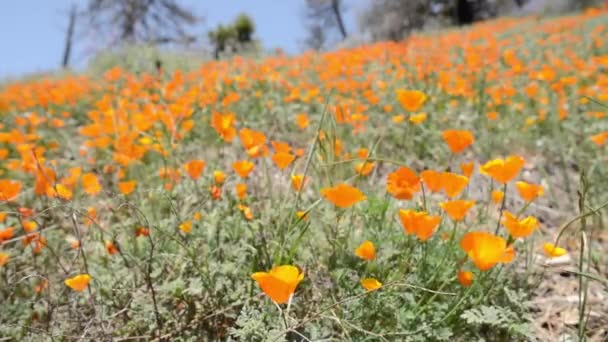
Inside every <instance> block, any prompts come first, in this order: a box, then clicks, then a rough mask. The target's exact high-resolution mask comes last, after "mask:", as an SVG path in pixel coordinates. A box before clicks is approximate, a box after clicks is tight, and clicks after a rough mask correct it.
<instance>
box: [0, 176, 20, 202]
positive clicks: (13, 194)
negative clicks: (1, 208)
mask: <svg viewBox="0 0 608 342" xmlns="http://www.w3.org/2000/svg"><path fill="white" fill-rule="evenodd" d="M20 191H21V182H19V181H16V180H11V179H0V201H12V200H14V199H15V198H17V196H18V195H19V192H20Z"/></svg>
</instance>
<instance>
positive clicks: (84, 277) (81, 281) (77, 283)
mask: <svg viewBox="0 0 608 342" xmlns="http://www.w3.org/2000/svg"><path fill="white" fill-rule="evenodd" d="M90 281H91V276H90V275H88V274H79V275H77V276H75V277H72V278H68V279H66V280H65V284H66V285H67V286H68V287H69V288H71V289H72V290H74V291H77V292H82V291H84V289H86V288H87V286H89V282H90Z"/></svg>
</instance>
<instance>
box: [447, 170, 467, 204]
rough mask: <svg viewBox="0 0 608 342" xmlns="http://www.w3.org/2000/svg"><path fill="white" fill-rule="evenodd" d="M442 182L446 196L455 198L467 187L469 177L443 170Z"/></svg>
mask: <svg viewBox="0 0 608 342" xmlns="http://www.w3.org/2000/svg"><path fill="white" fill-rule="evenodd" d="M441 184H442V185H443V190H444V191H445V194H446V196H448V197H449V198H454V197H456V196H458V195H459V194H460V193H461V192H462V191H463V190H464V189H465V188H466V187H467V185H468V184H469V178H468V177H465V176H463V175H459V174H455V173H451V172H443V173H442V174H441Z"/></svg>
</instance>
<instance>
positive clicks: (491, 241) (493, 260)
mask: <svg viewBox="0 0 608 342" xmlns="http://www.w3.org/2000/svg"><path fill="white" fill-rule="evenodd" d="M460 247H461V248H462V250H464V251H465V252H466V253H467V255H468V256H469V258H471V260H473V263H474V264H475V266H477V268H478V269H480V270H481V271H487V270H489V269H490V268H492V267H494V265H496V264H497V263H499V262H501V263H509V262H511V261H512V260H513V258H514V256H515V251H514V249H513V247H512V246H507V242H506V241H505V240H504V239H503V238H501V237H500V236H496V235H494V234H490V233H487V232H480V231H476V232H469V233H467V234H465V236H464V237H463V238H462V240H461V241H460Z"/></svg>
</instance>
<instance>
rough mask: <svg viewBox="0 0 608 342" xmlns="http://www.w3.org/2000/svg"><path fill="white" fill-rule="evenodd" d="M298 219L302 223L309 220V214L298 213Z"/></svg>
mask: <svg viewBox="0 0 608 342" xmlns="http://www.w3.org/2000/svg"><path fill="white" fill-rule="evenodd" d="M296 217H297V218H299V219H300V220H302V221H306V220H308V213H307V212H305V211H296Z"/></svg>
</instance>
